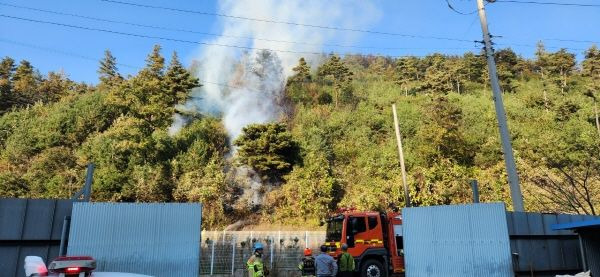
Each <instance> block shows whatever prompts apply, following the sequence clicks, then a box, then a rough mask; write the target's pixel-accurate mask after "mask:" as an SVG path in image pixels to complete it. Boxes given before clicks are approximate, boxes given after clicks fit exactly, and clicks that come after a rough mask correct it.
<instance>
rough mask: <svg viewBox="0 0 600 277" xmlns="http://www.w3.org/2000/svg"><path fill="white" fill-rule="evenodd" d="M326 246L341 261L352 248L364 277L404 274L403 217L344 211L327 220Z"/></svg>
mask: <svg viewBox="0 0 600 277" xmlns="http://www.w3.org/2000/svg"><path fill="white" fill-rule="evenodd" d="M325 239H326V241H325V245H326V246H327V247H328V249H329V252H328V253H329V255H331V256H332V257H334V258H335V259H338V258H339V256H340V255H341V253H342V250H341V245H342V244H343V243H346V244H347V245H348V253H350V254H351V255H352V256H353V257H354V261H355V265H356V270H357V271H358V272H359V273H360V276H361V277H363V276H364V277H375V276H377V277H385V276H388V275H396V274H398V275H403V274H404V245H403V240H402V218H401V216H400V214H399V213H384V212H356V211H351V210H344V211H341V212H340V213H339V214H336V215H334V216H332V217H330V218H328V219H327V232H326V238H325Z"/></svg>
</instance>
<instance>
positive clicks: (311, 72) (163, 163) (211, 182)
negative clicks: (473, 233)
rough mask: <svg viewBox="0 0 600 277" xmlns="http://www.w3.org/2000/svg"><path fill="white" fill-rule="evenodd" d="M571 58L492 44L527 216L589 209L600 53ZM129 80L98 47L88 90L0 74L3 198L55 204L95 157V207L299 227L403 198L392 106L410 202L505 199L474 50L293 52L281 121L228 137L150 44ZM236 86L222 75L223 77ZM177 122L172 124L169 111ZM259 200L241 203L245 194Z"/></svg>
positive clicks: (177, 67) (594, 180) (189, 79)
mask: <svg viewBox="0 0 600 277" xmlns="http://www.w3.org/2000/svg"><path fill="white" fill-rule="evenodd" d="M584 56H585V58H584V59H583V60H582V61H581V62H580V63H577V62H576V59H575V55H574V54H573V53H569V52H567V51H566V50H564V49H562V50H558V51H554V52H553V51H548V50H545V49H544V47H543V45H541V44H540V45H539V47H538V51H537V53H536V57H535V58H534V59H524V58H522V57H520V56H518V55H517V54H515V53H514V52H513V51H512V50H510V49H502V50H499V51H497V53H496V61H497V64H498V71H499V77H500V81H501V85H502V89H503V92H504V100H505V106H506V111H507V115H508V119H509V128H510V131H511V134H512V137H513V147H514V151H515V157H516V160H517V167H518V170H519V175H520V178H521V183H522V189H523V193H524V197H525V206H526V209H527V210H530V211H545V212H558V211H560V212H568V213H587V214H598V213H600V126H599V124H600V123H599V122H598V111H597V109H598V108H597V107H596V106H597V104H596V102H597V100H599V99H598V97H600V50H599V49H598V48H596V47H592V48H590V49H588V50H587V51H586V52H585V54H584ZM146 62H147V65H146V67H145V68H143V69H141V70H140V71H139V72H138V73H137V74H136V75H135V76H121V75H120V74H119V73H118V69H117V63H116V59H115V58H114V57H113V56H112V55H111V54H110V52H108V51H107V52H106V56H105V58H104V59H103V60H102V61H101V64H100V67H99V69H98V74H99V80H100V81H99V83H98V84H97V85H86V84H80V83H77V82H74V81H71V80H69V79H68V77H67V76H68V73H62V72H50V73H47V74H46V75H42V74H41V73H39V72H37V71H36V70H35V68H34V67H33V66H32V65H31V64H30V63H29V62H27V61H21V62H19V63H18V64H17V62H16V61H14V60H13V59H11V58H10V57H5V58H3V59H2V64H1V67H0V97H1V99H0V100H1V101H0V104H1V106H0V113H1V117H0V145H1V147H0V196H2V197H33V198H67V197H70V196H71V195H72V194H73V193H74V192H76V191H77V190H78V189H79V188H80V187H81V186H82V184H83V182H84V176H85V165H86V164H87V163H89V162H94V163H95V164H96V172H95V176H94V186H93V196H92V198H93V200H94V201H140V202H155V201H159V202H165V201H182V202H185V201H191V202H202V203H204V205H205V212H204V224H205V226H206V227H207V228H219V227H222V226H226V225H228V224H231V223H233V222H236V221H238V220H240V219H248V218H254V219H257V221H256V222H262V223H265V224H268V223H278V224H279V223H283V224H291V225H294V224H297V225H300V224H309V225H312V226H317V225H318V222H319V219H320V218H322V217H323V216H325V215H326V214H327V213H329V212H330V211H333V210H335V209H337V208H341V207H356V208H357V209H380V210H386V209H394V208H397V207H401V206H403V201H404V199H403V195H402V193H401V191H402V188H401V184H402V182H401V173H400V167H399V162H398V152H397V146H396V142H395V137H394V127H393V118H392V111H391V104H393V103H396V105H397V107H398V112H399V122H400V128H401V133H402V136H403V143H404V147H405V149H404V153H405V158H406V162H407V172H408V181H409V183H410V193H411V197H412V200H413V204H414V205H419V206H423V205H436V204H450V203H466V202H470V201H471V190H470V185H469V180H471V179H476V180H478V181H479V184H480V194H481V200H482V201H504V202H506V204H507V205H508V206H509V207H510V205H511V204H510V203H511V202H510V199H509V196H510V193H509V188H508V185H507V178H506V176H505V170H504V161H503V159H502V152H501V146H500V142H499V135H498V130H497V126H496V125H497V121H496V116H495V112H494V108H493V101H492V99H491V92H490V87H489V84H488V78H487V67H486V63H485V58H484V57H483V56H482V55H480V54H479V53H465V54H464V55H462V56H447V55H442V54H431V55H429V56H426V57H423V58H419V57H404V58H389V57H376V56H361V55H345V56H343V57H339V56H336V55H326V56H324V59H323V63H322V64H319V65H317V64H315V65H309V64H307V63H306V62H305V61H304V59H300V60H299V63H298V65H297V66H296V67H295V68H294V75H293V76H292V77H290V78H289V79H288V80H287V84H286V85H285V99H280V101H279V103H280V104H281V105H282V106H283V107H285V108H284V109H282V110H283V111H284V112H283V113H282V115H281V117H280V121H279V122H275V123H272V124H263V125H250V126H248V127H246V128H245V129H244V130H243V134H242V135H241V136H240V137H239V138H237V139H234V140H232V139H230V138H229V136H228V134H227V131H226V130H225V128H224V127H223V125H222V123H221V119H220V118H219V115H208V114H201V113H198V112H193V111H190V110H189V109H185V110H183V109H179V108H178V107H180V106H178V104H183V103H185V102H186V101H187V100H189V98H190V92H191V91H192V90H198V89H199V87H201V86H202V84H201V81H199V80H198V79H196V78H195V77H194V76H193V74H192V73H191V72H194V70H193V69H192V70H191V69H186V68H184V67H183V66H182V65H181V63H180V62H179V61H178V60H177V56H176V55H175V54H173V56H172V57H171V58H170V59H169V61H168V62H167V61H166V60H165V58H163V56H162V54H161V53H160V47H159V46H156V47H155V48H154V49H153V51H152V52H151V53H150V54H149V55H148V58H147V60H146ZM229 85H231V86H235V84H229ZM174 114H178V117H180V118H183V122H185V124H184V127H183V128H182V129H181V130H179V131H178V132H169V127H170V126H171V124H172V121H173V115H174ZM256 184H258V191H259V195H260V199H256V198H257V197H256V196H254V197H250V198H252V199H251V200H248V201H246V200H243V199H245V198H246V197H247V195H246V194H247V192H248V190H249V188H252V189H256V188H257V187H256Z"/></svg>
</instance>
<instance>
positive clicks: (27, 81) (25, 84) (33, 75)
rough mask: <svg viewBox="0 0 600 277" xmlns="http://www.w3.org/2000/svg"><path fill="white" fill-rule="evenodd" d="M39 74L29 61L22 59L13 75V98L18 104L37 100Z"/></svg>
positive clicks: (26, 103)
mask: <svg viewBox="0 0 600 277" xmlns="http://www.w3.org/2000/svg"><path fill="white" fill-rule="evenodd" d="M40 80H41V76H40V74H39V73H38V72H36V71H35V69H34V68H33V66H32V65H31V63H29V62H28V61H26V60H22V61H21V62H20V63H19V66H17V69H16V71H15V74H14V75H13V99H14V102H15V103H16V104H17V105H19V106H24V105H28V104H29V105H30V104H33V103H35V102H36V101H37V100H38V95H37V89H38V85H39V83H40Z"/></svg>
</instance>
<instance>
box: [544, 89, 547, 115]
mask: <svg viewBox="0 0 600 277" xmlns="http://www.w3.org/2000/svg"><path fill="white" fill-rule="evenodd" d="M544 108H545V109H546V112H548V96H547V94H546V88H545V87H544Z"/></svg>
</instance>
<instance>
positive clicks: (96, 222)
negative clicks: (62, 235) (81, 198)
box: [67, 203, 202, 277]
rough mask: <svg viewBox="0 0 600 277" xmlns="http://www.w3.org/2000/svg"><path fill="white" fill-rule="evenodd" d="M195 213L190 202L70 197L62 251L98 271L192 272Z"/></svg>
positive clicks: (192, 276)
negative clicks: (87, 260)
mask: <svg viewBox="0 0 600 277" xmlns="http://www.w3.org/2000/svg"><path fill="white" fill-rule="evenodd" d="M201 214H202V208H201V205H200V204H192V203H75V204H73V218H72V221H71V234H70V237H69V247H68V250H67V253H68V255H89V256H92V257H94V258H95V259H96V261H97V270H98V271H113V272H115V271H116V272H130V273H139V274H147V275H152V276H189V277H197V276H198V269H199V266H200V265H199V260H200V243H201V242H200V230H201V216H202V215H201Z"/></svg>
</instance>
